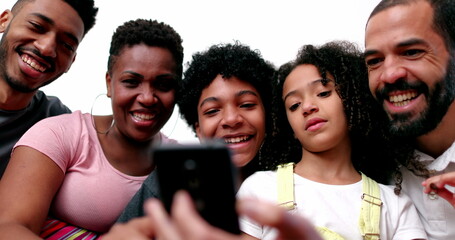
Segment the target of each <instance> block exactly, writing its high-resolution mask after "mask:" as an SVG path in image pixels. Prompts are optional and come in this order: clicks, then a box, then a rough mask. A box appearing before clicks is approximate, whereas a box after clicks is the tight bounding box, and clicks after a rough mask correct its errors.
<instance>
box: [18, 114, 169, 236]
mask: <svg viewBox="0 0 455 240" xmlns="http://www.w3.org/2000/svg"><path fill="white" fill-rule="evenodd" d="M154 141H160V142H161V143H169V142H172V143H175V142H176V141H175V140H171V139H168V138H167V137H166V136H164V135H163V134H162V133H158V134H157V135H156V137H155V140H154ZM17 146H29V147H31V148H34V149H36V150H38V151H40V152H41V153H43V154H45V155H46V156H48V157H49V158H51V159H52V160H53V161H54V162H55V163H56V164H57V165H58V166H59V167H60V169H62V171H63V172H64V174H65V179H64V181H63V183H62V185H61V187H60V190H59V191H58V192H57V194H56V196H55V197H54V201H53V202H52V205H51V209H50V215H51V216H54V217H56V218H58V219H60V220H63V221H65V222H68V223H70V224H73V225H75V226H79V227H82V228H86V229H89V230H92V231H96V232H106V231H108V230H109V228H110V227H111V226H112V225H113V224H114V223H115V221H116V220H117V218H118V216H119V215H120V213H121V212H122V210H123V209H124V208H125V206H126V204H127V203H128V202H129V201H130V199H131V198H132V197H133V195H134V194H135V193H136V191H137V190H138V189H139V188H140V186H141V184H142V182H144V180H145V179H146V177H147V176H139V177H135V176H129V175H126V174H124V173H122V172H120V171H118V170H117V169H115V168H114V167H113V166H111V164H110V163H109V162H108V160H107V159H106V157H105V155H104V153H103V150H102V148H101V145H100V142H99V140H98V137H97V134H96V131H95V129H94V127H93V123H92V119H91V115H90V114H87V113H86V114H82V113H81V112H80V111H76V112H74V113H71V114H64V115H59V116H56V117H51V118H47V119H44V120H42V121H40V122H38V123H37V124H36V125H35V126H33V127H32V128H31V129H30V130H29V131H28V132H26V133H25V134H24V136H23V137H22V138H21V139H20V140H19V142H18V143H17V144H16V146H15V147H17ZM32 160H33V159H30V161H32Z"/></svg>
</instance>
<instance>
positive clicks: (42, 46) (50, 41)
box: [35, 33, 57, 58]
mask: <svg viewBox="0 0 455 240" xmlns="http://www.w3.org/2000/svg"><path fill="white" fill-rule="evenodd" d="M35 47H36V48H37V49H38V50H39V52H40V54H41V55H43V56H46V57H51V58H55V57H56V56H57V51H56V47H57V42H56V37H55V36H54V35H53V34H50V33H49V34H46V35H42V36H41V37H40V38H39V39H37V40H36V41H35Z"/></svg>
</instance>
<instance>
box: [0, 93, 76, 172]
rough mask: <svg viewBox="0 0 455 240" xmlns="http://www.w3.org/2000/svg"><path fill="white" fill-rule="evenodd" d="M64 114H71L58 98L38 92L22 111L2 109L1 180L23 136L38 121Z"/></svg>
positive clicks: (0, 117) (0, 142)
mask: <svg viewBox="0 0 455 240" xmlns="http://www.w3.org/2000/svg"><path fill="white" fill-rule="evenodd" d="M64 113H71V110H70V109H69V108H68V107H66V106H65V105H64V104H63V103H62V102H61V101H60V99H58V98H57V97H52V96H49V97H48V96H46V94H44V92H42V91H38V92H37V93H36V94H35V96H33V99H32V102H31V103H30V104H29V105H28V106H27V107H26V108H25V109H22V110H18V111H5V110H1V109H0V178H1V177H2V176H3V172H4V171H5V168H6V165H7V164H8V162H9V158H10V155H11V150H12V148H13V146H14V144H16V142H17V141H19V139H20V138H21V137H22V135H23V134H24V133H25V132H26V131H27V130H28V129H29V128H30V127H32V126H33V125H34V124H35V123H37V122H38V121H40V120H42V119H44V118H47V117H51V116H56V115H60V114H64Z"/></svg>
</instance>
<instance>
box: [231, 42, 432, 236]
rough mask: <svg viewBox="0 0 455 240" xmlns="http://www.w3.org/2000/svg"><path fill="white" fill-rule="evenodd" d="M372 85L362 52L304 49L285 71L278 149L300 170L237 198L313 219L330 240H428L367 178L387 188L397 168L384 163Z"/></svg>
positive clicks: (272, 174)
mask: <svg viewBox="0 0 455 240" xmlns="http://www.w3.org/2000/svg"><path fill="white" fill-rule="evenodd" d="M366 85H367V75H366V68H365V67H364V65H363V59H362V56H361V53H360V52H359V51H358V50H357V49H356V48H355V46H353V45H351V44H349V43H347V42H331V43H328V44H325V45H323V46H321V47H320V48H316V47H314V46H311V45H307V46H304V47H303V48H302V49H301V50H300V52H299V54H298V57H297V59H296V60H295V61H293V62H290V63H288V64H286V65H284V66H282V67H281V68H280V70H279V73H278V77H277V86H276V88H277V93H276V94H275V97H276V98H279V102H277V103H276V104H275V106H276V107H277V111H275V112H276V113H277V114H276V117H275V120H276V121H275V122H276V124H277V125H276V126H277V127H278V128H277V129H281V131H280V132H278V133H277V134H276V135H275V136H274V138H275V140H276V141H277V145H276V148H277V151H282V152H283V153H282V154H280V155H281V159H283V158H285V159H287V160H288V161H293V162H294V161H295V162H297V163H296V164H295V165H294V164H289V165H288V167H280V168H279V169H278V170H277V171H263V172H257V173H255V174H253V175H252V176H251V177H249V178H248V179H246V180H245V182H244V183H243V185H242V186H241V188H240V191H239V193H238V196H239V197H246V196H249V197H257V198H262V199H266V200H270V201H273V202H278V203H279V204H280V205H282V206H285V207H287V208H288V209H290V211H291V212H293V213H295V214H301V215H304V216H305V217H307V218H308V219H310V220H311V222H312V223H313V224H314V225H315V226H317V228H318V229H319V231H320V232H321V234H322V235H323V236H325V237H327V236H328V237H327V239H379V238H380V239H425V238H426V235H425V232H424V230H423V228H422V224H421V222H420V221H419V220H418V215H417V212H416V210H415V208H414V206H413V205H412V203H411V201H410V199H409V198H408V197H407V196H405V195H403V194H401V195H396V194H394V191H393V189H392V188H390V187H388V186H385V185H382V184H379V185H378V184H377V183H376V182H374V181H372V180H371V179H369V178H368V177H366V176H365V175H364V174H363V173H366V174H369V173H371V174H372V176H379V173H380V172H382V174H383V175H384V177H383V178H375V179H377V180H381V181H384V180H385V179H386V178H387V177H388V176H389V175H390V173H392V172H393V171H394V168H395V167H396V166H395V165H394V161H392V159H391V158H390V159H387V158H384V157H385V156H388V154H387V151H388V150H389V149H384V147H389V146H387V145H386V141H384V139H382V138H380V134H379V131H376V130H375V128H374V127H375V126H374V125H375V124H376V123H375V122H373V119H375V118H376V117H377V118H379V117H381V116H380V115H378V112H375V109H376V105H374V102H373V101H372V99H371V97H370V96H369V95H368V88H367V86H366ZM285 116H286V117H287V120H286V117H285ZM376 127H377V128H378V127H379V126H376ZM379 128H380V127H379ZM295 139H296V140H295ZM296 144H298V145H296ZM279 146H289V149H288V151H283V150H285V149H284V148H285V147H283V148H280V147H279ZM375 168H377V170H375ZM283 169H284V170H283ZM286 170H287V171H288V173H287V174H286ZM378 170H379V171H378ZM369 189H372V191H369ZM286 194H287V195H286ZM361 209H362V210H361ZM241 225H242V230H243V231H244V232H245V233H246V234H247V235H246V236H245V237H246V238H247V239H275V236H276V232H275V230H274V229H271V228H269V227H263V226H261V225H258V224H257V223H255V222H253V221H251V220H250V219H248V218H242V219H241ZM363 236H365V238H363Z"/></svg>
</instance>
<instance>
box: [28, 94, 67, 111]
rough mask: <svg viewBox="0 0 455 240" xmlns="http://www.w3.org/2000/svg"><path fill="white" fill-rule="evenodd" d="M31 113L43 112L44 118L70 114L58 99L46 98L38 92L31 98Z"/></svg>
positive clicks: (53, 97) (54, 97)
mask: <svg viewBox="0 0 455 240" xmlns="http://www.w3.org/2000/svg"><path fill="white" fill-rule="evenodd" d="M31 111H37V112H43V113H44V114H45V115H46V116H45V117H50V116H56V115H60V114H64V113H71V110H70V109H69V108H68V107H67V106H65V104H63V102H62V101H61V100H60V99H59V98H58V97H56V96H47V95H46V94H45V93H44V92H42V91H38V92H37V93H36V94H35V96H34V97H33V100H32V104H31Z"/></svg>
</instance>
